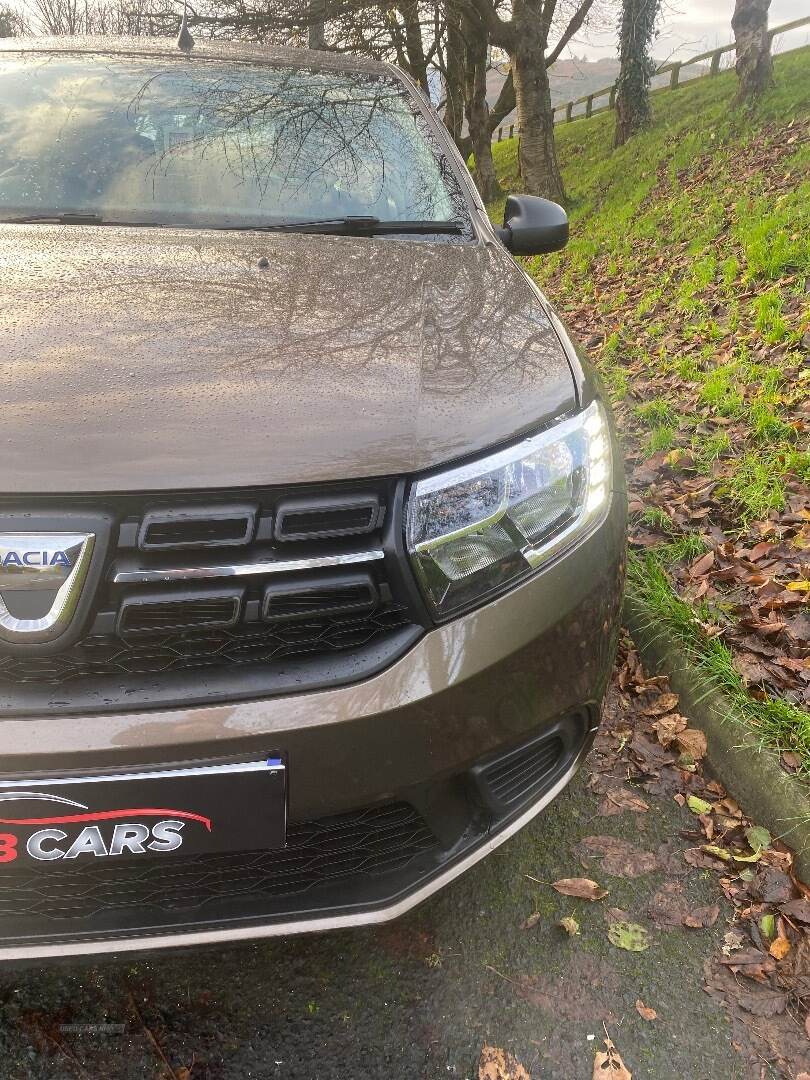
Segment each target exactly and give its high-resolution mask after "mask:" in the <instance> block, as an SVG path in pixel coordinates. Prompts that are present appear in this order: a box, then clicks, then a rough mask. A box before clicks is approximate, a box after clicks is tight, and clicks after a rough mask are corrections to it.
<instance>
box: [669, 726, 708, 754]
mask: <svg viewBox="0 0 810 1080" xmlns="http://www.w3.org/2000/svg"><path fill="white" fill-rule="evenodd" d="M675 744H676V746H677V747H678V748H679V749H680V750H682V751H683V753H685V754H688V755H689V757H690V758H691V759H692V760H693V761H700V759H701V758H702V757H703V756H704V755H705V753H706V749H707V743H706V736H705V735H704V734H703V732H702V731H698V730H697V728H687V729H686V730H685V731H682V732H681V733H680V734H679V735H677V736H676V737H675Z"/></svg>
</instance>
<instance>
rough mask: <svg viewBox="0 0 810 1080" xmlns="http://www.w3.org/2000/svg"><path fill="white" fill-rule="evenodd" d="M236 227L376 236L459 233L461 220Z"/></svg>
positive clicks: (361, 220)
mask: <svg viewBox="0 0 810 1080" xmlns="http://www.w3.org/2000/svg"><path fill="white" fill-rule="evenodd" d="M226 227H227V226H226ZM236 228H238V229H244V230H256V231H257V232H276V231H278V232H314V233H334V234H336V235H348V236H379V235H381V234H384V233H460V232H461V231H462V226H461V222H460V221H394V220H387V219H385V218H377V217H360V216H357V217H352V216H348V217H341V218H320V219H317V218H316V219H315V220H314V221H284V222H280V223H279V224H277V225H241V226H236Z"/></svg>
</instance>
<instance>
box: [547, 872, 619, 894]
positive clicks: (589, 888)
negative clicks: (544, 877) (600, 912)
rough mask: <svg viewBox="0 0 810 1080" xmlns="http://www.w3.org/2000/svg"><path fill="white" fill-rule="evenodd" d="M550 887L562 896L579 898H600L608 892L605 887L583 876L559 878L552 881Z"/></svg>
mask: <svg viewBox="0 0 810 1080" xmlns="http://www.w3.org/2000/svg"><path fill="white" fill-rule="evenodd" d="M551 887H552V889H556V890H557V892H558V893H562V895H563V896H576V897H577V898H578V899H579V900H601V899H602V897H604V896H607V894H608V890H607V889H603V888H602V887H601V886H600V885H598V884H597V883H596V882H595V881H591V879H590V878H584V877H573V878H560V880H559V881H552V883H551Z"/></svg>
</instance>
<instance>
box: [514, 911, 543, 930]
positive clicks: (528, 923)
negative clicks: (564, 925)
mask: <svg viewBox="0 0 810 1080" xmlns="http://www.w3.org/2000/svg"><path fill="white" fill-rule="evenodd" d="M542 918H543V916H542V915H541V914H540V912H539V911H533V912H532V914H531V915H530V916H529V917H528V919H524V920H523V922H522V923H521V924H520V929H521V930H531V928H532V927H533V926H537V924H538V923H539V922H540V920H541V919H542Z"/></svg>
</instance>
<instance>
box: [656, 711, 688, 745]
mask: <svg viewBox="0 0 810 1080" xmlns="http://www.w3.org/2000/svg"><path fill="white" fill-rule="evenodd" d="M687 725H688V721H687V719H686V717H685V716H681V715H680V713H667V714H666V715H665V716H661V717H659V718H658V719H657V720H655V721H654V722H653V725H652V729H653V731H654V732H655V734H656V735H657V737H658V741H659V742H660V743H661V745H662V746H671V745H672V743H674V742H675V739H676V737H677V736H678V735H679V734H680V733H681V732H682V731H683V730H684V729H685V728H686V727H687Z"/></svg>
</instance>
